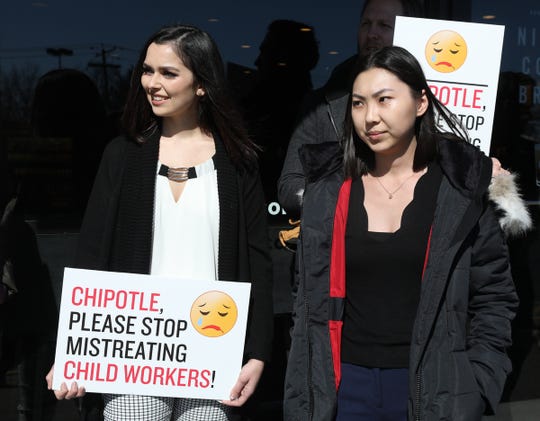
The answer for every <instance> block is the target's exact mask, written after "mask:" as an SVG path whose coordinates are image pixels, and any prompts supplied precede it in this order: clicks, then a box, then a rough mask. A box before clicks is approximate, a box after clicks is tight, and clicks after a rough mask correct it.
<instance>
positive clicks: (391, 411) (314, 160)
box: [284, 47, 530, 421]
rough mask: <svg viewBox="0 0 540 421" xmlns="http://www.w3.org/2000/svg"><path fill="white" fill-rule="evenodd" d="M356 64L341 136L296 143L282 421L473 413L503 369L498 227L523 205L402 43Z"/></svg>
mask: <svg viewBox="0 0 540 421" xmlns="http://www.w3.org/2000/svg"><path fill="white" fill-rule="evenodd" d="M355 75H356V77H355V79H354V82H353V84H352V88H351V95H350V99H349V103H348V108H347V117H346V121H345V126H344V136H343V140H342V142H341V144H340V143H338V142H328V143H322V144H316V145H304V146H303V147H302V148H301V149H300V156H301V160H302V162H303V164H304V173H305V174H306V180H307V181H306V189H305V192H304V196H303V208H302V222H301V230H300V232H301V235H300V243H299V246H298V252H297V258H298V278H297V294H296V301H295V308H294V328H293V333H292V346H291V351H290V355H289V364H288V367H287V378H286V386H285V403H284V410H285V419H287V420H295V421H298V420H318V421H321V420H334V419H336V420H339V421H348V420H370V421H373V420H393V421H406V420H420V419H421V420H426V421H429V420H433V421H435V420H443V419H444V420H453V421H457V420H463V421H465V420H467V421H474V420H480V419H481V417H482V414H484V413H490V412H493V411H494V410H495V408H496V406H497V403H498V401H499V399H500V397H501V393H502V389H503V386H504V383H505V380H506V376H507V374H508V372H509V371H510V369H511V365H510V361H509V359H508V357H507V355H506V348H507V347H508V346H509V345H510V341H511V340H510V337H511V335H510V322H511V320H512V318H513V317H514V314H515V311H516V308H517V304H518V299H517V296H516V293H515V289H514V285H513V281H512V277H511V273H510V265H509V257H508V249H507V246H506V241H505V233H504V232H503V229H504V230H505V231H506V233H509V232H510V233H512V232H513V233H516V232H523V230H525V229H526V228H527V227H528V226H530V218H529V215H528V213H527V211H526V208H525V207H524V204H523V202H521V200H520V198H519V194H518V193H517V190H516V187H515V185H514V183H513V179H512V175H500V176H498V177H495V179H494V181H493V182H492V184H491V185H490V182H491V180H492V161H491V160H490V159H489V158H488V157H486V156H485V155H484V154H483V153H482V152H481V151H480V150H479V149H477V148H476V147H474V146H472V145H471V144H470V143H468V142H467V141H466V138H467V134H466V133H465V132H464V131H463V130H462V129H461V127H459V126H458V125H457V124H456V123H455V120H454V119H453V118H452V116H451V114H450V113H449V111H448V110H447V109H446V108H445V107H444V106H443V105H441V104H440V103H439V102H438V101H437V99H436V98H435V97H434V95H433V94H432V92H431V90H430V89H429V87H428V85H427V82H426V79H425V76H424V74H423V72H422V69H421V67H420V64H419V63H418V61H417V60H416V59H415V58H414V57H413V56H412V55H411V54H410V53H409V52H408V51H406V50H405V49H403V48H400V47H384V48H381V49H379V50H376V51H375V52H373V53H371V54H370V55H369V56H367V58H366V59H365V60H363V61H362V62H360V63H359V65H358V67H357V69H356V72H355ZM436 113H437V114H438V116H439V118H441V119H444V121H445V122H446V124H447V125H448V127H449V128H450V130H451V133H443V132H441V130H440V129H439V128H438V127H437V125H436V124H435V114H436ZM509 203H513V208H511V209H510V208H508V207H507V206H506V205H508V204H509ZM496 212H499V213H500V214H501V215H498V216H501V217H502V218H501V219H500V220H499V221H498V220H497V215H496ZM501 226H502V228H503V229H501Z"/></svg>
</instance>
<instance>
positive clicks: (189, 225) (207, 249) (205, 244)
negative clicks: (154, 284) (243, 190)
mask: <svg viewBox="0 0 540 421" xmlns="http://www.w3.org/2000/svg"><path fill="white" fill-rule="evenodd" d="M160 166H161V164H160V163H159V162H158V168H157V171H159V168H160ZM157 171H156V172H157ZM195 172H196V174H197V177H195V178H190V179H188V180H187V181H185V182H184V183H185V186H184V190H183V191H182V193H181V195H180V198H179V199H178V202H175V201H174V197H173V193H172V190H171V188H170V186H169V179H168V178H167V177H164V176H162V175H159V174H157V175H156V195H155V199H154V238H153V247H152V264H151V269H150V273H151V274H152V275H164V276H174V277H179V278H185V279H201V280H216V279H217V278H218V240H219V200H218V189H217V173H216V169H215V167H214V161H213V160H212V159H211V158H210V159H209V160H207V161H205V162H203V163H202V164H199V165H196V166H195Z"/></svg>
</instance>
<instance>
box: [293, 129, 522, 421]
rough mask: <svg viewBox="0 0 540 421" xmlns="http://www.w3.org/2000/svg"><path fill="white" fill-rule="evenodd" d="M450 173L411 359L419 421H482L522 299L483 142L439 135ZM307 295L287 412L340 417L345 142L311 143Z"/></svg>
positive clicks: (304, 272) (302, 247)
mask: <svg viewBox="0 0 540 421" xmlns="http://www.w3.org/2000/svg"><path fill="white" fill-rule="evenodd" d="M439 152H440V153H439V157H438V158H439V164H440V166H441V168H442V171H443V179H442V182H441V186H440V189H439V194H438V198H437V206H436V210H435V215H434V220H433V232H432V237H431V245H430V248H429V254H428V263H427V267H426V271H425V274H424V278H423V282H422V290H421V296H420V302H419V307H418V311H417V316H416V320H415V323H414V327H413V333H412V338H411V348H410V361H409V375H410V378H409V405H408V413H409V419H410V420H425V421H431V420H433V421H441V420H451V421H460V420H462V421H474V420H480V418H481V416H482V414H483V413H484V412H487V413H489V412H493V411H494V409H495V408H496V406H497V403H498V401H499V399H500V396H501V393H502V389H503V386H504V383H505V380H506V376H507V374H508V372H509V371H510V370H511V364H510V361H509V359H508V357H507V355H506V351H505V350H506V348H507V347H508V346H509V345H510V341H511V339H510V322H511V320H512V318H513V317H514V314H515V311H516V308H517V305H518V299H517V296H516V293H515V289H514V285H513V281H512V278H511V274H510V267H509V258H508V250H507V246H506V242H505V238H504V234H503V232H502V230H501V227H500V225H499V222H498V219H497V215H496V206H494V204H493V203H492V202H491V201H489V200H488V186H489V183H490V180H491V171H492V166H491V161H490V159H489V158H487V157H485V155H483V154H482V153H481V152H480V151H479V150H478V149H477V148H475V147H473V146H471V145H469V144H467V143H465V142H458V141H448V140H444V139H440V141H439ZM299 157H300V159H301V160H302V163H303V165H304V170H303V174H305V180H306V181H305V192H304V194H303V211H302V225H301V231H300V232H301V234H300V243H299V247H298V253H297V258H298V275H297V277H298V279H297V295H296V301H295V309H294V328H293V333H292V346H291V351H290V357H289V364H288V368H287V376H286V385H285V402H284V411H285V412H284V418H285V419H286V420H288V421H304V420H317V421H326V420H328V421H330V420H332V419H333V418H334V415H335V410H336V386H335V375H334V371H333V359H332V351H331V345H330V338H329V321H330V320H331V319H332V318H334V317H335V314H332V312H333V307H332V303H331V302H330V300H329V269H330V250H331V246H332V227H333V218H334V213H335V205H336V201H337V196H338V192H339V188H340V186H341V184H342V183H343V172H342V166H341V162H342V152H341V149H340V146H339V143H337V142H328V143H321V144H316V145H306V146H304V147H302V148H301V150H300V153H299Z"/></svg>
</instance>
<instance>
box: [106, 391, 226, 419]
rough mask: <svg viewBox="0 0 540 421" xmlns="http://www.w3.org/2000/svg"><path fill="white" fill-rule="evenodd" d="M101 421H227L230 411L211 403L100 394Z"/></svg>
mask: <svg viewBox="0 0 540 421" xmlns="http://www.w3.org/2000/svg"><path fill="white" fill-rule="evenodd" d="M103 401H104V404H105V409H104V412H103V414H104V417H105V421H227V420H228V419H229V414H230V412H231V409H230V408H229V407H228V406H226V405H223V404H221V403H219V402H218V401H215V400H208V399H183V398H167V397H157V396H139V395H112V394H104V395H103Z"/></svg>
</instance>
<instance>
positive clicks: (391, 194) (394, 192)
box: [372, 172, 414, 199]
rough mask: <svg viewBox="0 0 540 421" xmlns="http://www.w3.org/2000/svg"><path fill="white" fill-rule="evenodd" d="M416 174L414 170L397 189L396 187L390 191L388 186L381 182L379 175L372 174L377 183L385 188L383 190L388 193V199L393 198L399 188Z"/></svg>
mask: <svg viewBox="0 0 540 421" xmlns="http://www.w3.org/2000/svg"><path fill="white" fill-rule="evenodd" d="M413 176H414V172H413V173H412V174H411V175H410V176H408V177H407V178H406V179H405V180H403V182H402V183H401V184H400V185H399V186H398V188H397V189H395V190H394V191H390V190H388V189H387V188H386V187H384V184H383V183H382V182H381V180H379V177H375V176H372V177H373V178H374V179H375V180H377V183H379V184H380V186H381V187H382V188H383V190H384V191H385V192H386V193H387V194H388V199H392V198H393V197H394V194H396V193H397V192H398V191H399V189H401V188H402V187H403V186H404V185H405V183H406V182H407V181H408V180H409V179H410V178H412V177H413Z"/></svg>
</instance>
